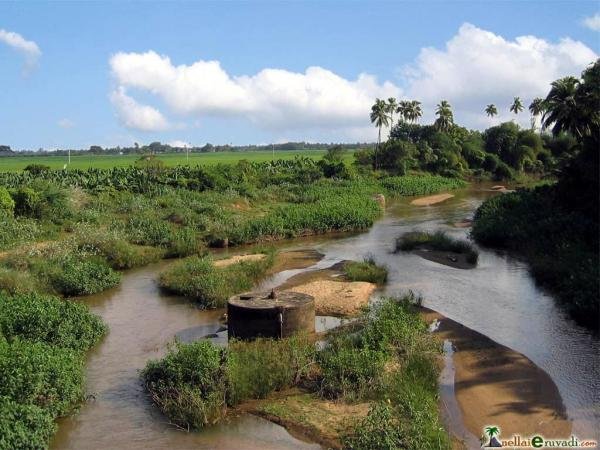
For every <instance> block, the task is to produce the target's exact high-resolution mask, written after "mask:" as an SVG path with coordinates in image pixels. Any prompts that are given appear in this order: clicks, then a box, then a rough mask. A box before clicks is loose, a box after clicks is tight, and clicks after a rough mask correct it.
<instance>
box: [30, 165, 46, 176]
mask: <svg viewBox="0 0 600 450" xmlns="http://www.w3.org/2000/svg"><path fill="white" fill-rule="evenodd" d="M23 170H24V171H25V172H29V173H30V174H31V175H41V174H42V173H44V172H48V171H49V170H50V166H47V165H45V164H28V165H27V166H26V167H25V168H24V169H23Z"/></svg>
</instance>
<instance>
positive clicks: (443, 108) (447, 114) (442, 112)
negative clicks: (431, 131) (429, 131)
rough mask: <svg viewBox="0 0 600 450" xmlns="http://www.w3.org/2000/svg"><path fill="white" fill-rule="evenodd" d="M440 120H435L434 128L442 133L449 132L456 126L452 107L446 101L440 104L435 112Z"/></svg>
mask: <svg viewBox="0 0 600 450" xmlns="http://www.w3.org/2000/svg"><path fill="white" fill-rule="evenodd" d="M435 114H436V116H438V118H437V119H436V120H435V123H434V126H435V127H436V128H437V129H438V130H441V131H448V130H449V129H450V128H452V125H453V124H454V115H453V114H452V106H450V103H448V102H447V101H446V100H442V101H441V102H440V103H438V105H437V108H436V110H435Z"/></svg>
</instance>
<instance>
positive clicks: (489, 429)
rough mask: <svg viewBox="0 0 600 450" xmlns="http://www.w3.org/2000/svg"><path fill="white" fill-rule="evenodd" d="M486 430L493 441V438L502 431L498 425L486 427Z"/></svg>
mask: <svg viewBox="0 0 600 450" xmlns="http://www.w3.org/2000/svg"><path fill="white" fill-rule="evenodd" d="M485 432H486V434H487V435H488V436H489V437H490V442H491V441H492V438H493V437H494V436H495V435H497V434H499V433H500V430H499V429H498V427H485Z"/></svg>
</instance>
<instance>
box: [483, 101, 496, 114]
mask: <svg viewBox="0 0 600 450" xmlns="http://www.w3.org/2000/svg"><path fill="white" fill-rule="evenodd" d="M485 113H486V114H487V115H488V117H494V116H497V115H498V108H496V105H494V104H493V103H490V104H489V105H487V106H486V107H485Z"/></svg>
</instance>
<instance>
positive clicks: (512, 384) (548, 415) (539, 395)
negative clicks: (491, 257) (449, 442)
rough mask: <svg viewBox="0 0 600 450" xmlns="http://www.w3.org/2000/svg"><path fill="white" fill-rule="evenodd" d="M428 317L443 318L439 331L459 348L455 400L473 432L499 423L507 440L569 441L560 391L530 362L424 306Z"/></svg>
mask: <svg viewBox="0 0 600 450" xmlns="http://www.w3.org/2000/svg"><path fill="white" fill-rule="evenodd" d="M423 316H424V317H425V319H426V320H428V321H433V320H435V319H437V320H440V326H439V327H438V329H437V331H436V332H435V333H436V334H437V335H438V336H439V337H440V338H441V339H449V340H450V341H451V342H452V344H453V346H454V348H455V352H454V365H455V368H456V374H455V393H456V399H457V402H458V405H459V407H460V410H461V413H462V415H463V422H464V424H465V426H466V428H467V429H468V430H469V431H470V432H471V433H473V434H474V435H475V436H481V435H482V432H483V427H484V426H486V425H496V426H498V427H499V428H500V429H501V430H502V436H506V437H509V436H511V435H512V434H513V433H519V434H521V435H524V436H530V435H533V434H542V435H545V436H548V437H557V438H558V437H565V438H568V437H570V432H571V422H570V421H569V420H568V419H567V418H566V412H565V407H564V404H563V402H562V399H561V396H560V394H559V392H558V388H557V387H556V385H555V384H554V382H553V381H552V379H551V378H550V376H549V375H548V374H547V373H546V372H544V371H543V370H542V369H540V368H539V367H537V366H536V365H535V364H534V363H533V362H532V361H531V360H530V359H529V358H527V357H526V356H524V355H522V354H521V353H518V352H516V351H514V350H511V349H510V348H508V347H505V346H503V345H500V344H498V343H497V342H494V341H493V340H491V339H490V338H488V337H487V336H484V335H482V334H481V333H478V332H476V331H474V330H471V329H470V328H467V327H465V326H463V325H461V324H459V323H457V322H455V321H453V320H451V319H448V318H446V317H444V316H442V315H441V314H439V313H436V312H435V311H431V310H428V309H426V308H423Z"/></svg>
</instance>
